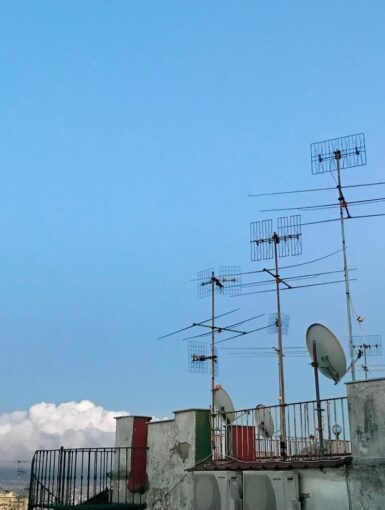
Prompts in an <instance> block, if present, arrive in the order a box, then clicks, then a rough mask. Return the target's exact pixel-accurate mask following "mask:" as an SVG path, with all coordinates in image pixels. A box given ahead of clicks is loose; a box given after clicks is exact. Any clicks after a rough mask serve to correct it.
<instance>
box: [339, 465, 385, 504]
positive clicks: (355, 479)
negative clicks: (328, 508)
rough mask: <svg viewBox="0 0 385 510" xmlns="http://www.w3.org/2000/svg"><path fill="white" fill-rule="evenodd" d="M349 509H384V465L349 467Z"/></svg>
mask: <svg viewBox="0 0 385 510" xmlns="http://www.w3.org/2000/svg"><path fill="white" fill-rule="evenodd" d="M348 476H349V492H350V498H351V503H352V505H351V510H384V509H385V465H378V466H369V465H353V466H351V467H350V468H349V475H348Z"/></svg>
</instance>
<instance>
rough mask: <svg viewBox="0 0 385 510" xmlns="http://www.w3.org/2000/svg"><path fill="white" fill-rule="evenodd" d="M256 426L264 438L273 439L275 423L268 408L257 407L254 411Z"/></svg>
mask: <svg viewBox="0 0 385 510" xmlns="http://www.w3.org/2000/svg"><path fill="white" fill-rule="evenodd" d="M254 418H255V426H256V427H257V430H258V432H259V433H260V434H261V435H262V436H264V437H272V436H273V433H274V422H273V418H272V417H271V413H270V411H269V408H268V407H265V406H263V405H261V404H259V405H257V407H256V408H255V411H254Z"/></svg>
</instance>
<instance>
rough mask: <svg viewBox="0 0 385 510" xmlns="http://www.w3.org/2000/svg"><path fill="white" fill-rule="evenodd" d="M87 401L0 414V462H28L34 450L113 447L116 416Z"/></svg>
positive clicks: (37, 406)
mask: <svg viewBox="0 0 385 510" xmlns="http://www.w3.org/2000/svg"><path fill="white" fill-rule="evenodd" d="M127 414H128V413H126V412H121V411H120V412H118V411H107V410H106V409H104V408H103V407H101V406H97V405H96V404H94V403H93V402H90V401H89V400H82V401H80V402H65V403H63V404H59V405H56V404H48V403H45V402H41V403H40V404H35V405H33V406H32V407H30V408H29V409H28V410H27V411H15V412H13V413H5V414H0V458H6V459H30V458H31V457H32V454H33V452H34V451H35V450H39V449H50V448H59V447H60V446H64V447H65V448H82V447H84V448H85V447H97V446H113V445H114V437H115V420H114V417H116V416H125V415H127Z"/></svg>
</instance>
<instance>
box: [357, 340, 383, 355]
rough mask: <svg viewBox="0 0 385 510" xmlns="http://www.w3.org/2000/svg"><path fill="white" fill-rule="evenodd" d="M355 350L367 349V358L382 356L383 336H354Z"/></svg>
mask: <svg viewBox="0 0 385 510" xmlns="http://www.w3.org/2000/svg"><path fill="white" fill-rule="evenodd" d="M353 348H354V349H355V350H362V349H365V351H366V356H382V336H381V335H358V336H353Z"/></svg>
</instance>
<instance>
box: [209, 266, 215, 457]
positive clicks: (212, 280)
mask: <svg viewBox="0 0 385 510" xmlns="http://www.w3.org/2000/svg"><path fill="white" fill-rule="evenodd" d="M214 294H215V274H214V271H213V272H212V273H211V359H210V361H211V459H212V460H214V457H215V411H214V409H215V407H214V405H215V329H214V328H215V324H214V320H215V319H214V317H215V297H214Z"/></svg>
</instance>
